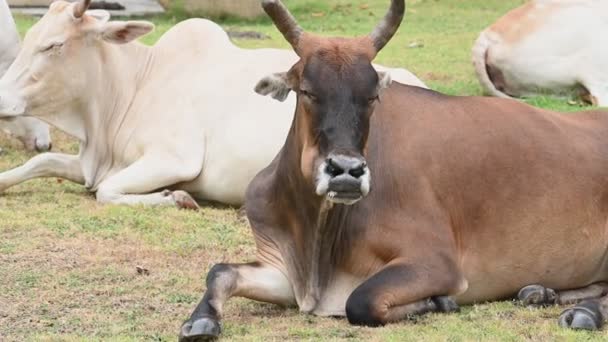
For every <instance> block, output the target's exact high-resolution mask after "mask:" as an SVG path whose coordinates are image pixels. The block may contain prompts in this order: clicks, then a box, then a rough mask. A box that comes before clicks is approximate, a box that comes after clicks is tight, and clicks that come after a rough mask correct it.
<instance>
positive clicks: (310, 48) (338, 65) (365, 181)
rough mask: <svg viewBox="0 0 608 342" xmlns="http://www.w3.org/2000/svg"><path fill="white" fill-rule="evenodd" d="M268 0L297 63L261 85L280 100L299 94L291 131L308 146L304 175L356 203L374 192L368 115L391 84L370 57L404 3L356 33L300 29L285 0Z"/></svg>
mask: <svg viewBox="0 0 608 342" xmlns="http://www.w3.org/2000/svg"><path fill="white" fill-rule="evenodd" d="M399 3H400V4H401V14H399V13H398V12H399V11H400V9H399V7H400V6H399ZM264 6H265V9H266V11H267V12H268V14H269V15H270V16H271V17H272V18H273V20H274V21H275V23H276V25H277V27H278V28H279V29H280V30H281V31H282V32H283V34H284V35H285V37H286V38H287V39H288V41H290V43H292V45H293V46H294V49H295V51H296V52H297V53H298V55H299V56H300V61H299V62H298V63H297V64H296V65H294V67H293V68H292V69H291V70H290V71H289V72H287V73H282V74H274V75H271V76H269V77H266V78H264V79H263V80H261V81H260V82H259V83H258V85H257V87H256V91H257V92H258V93H260V94H263V95H272V96H273V97H275V98H277V99H279V100H281V99H284V98H286V97H287V94H288V93H289V91H292V90H293V91H294V92H296V94H297V98H298V102H297V109H296V117H295V121H294V124H295V127H294V129H295V132H296V134H297V136H298V139H299V141H301V143H302V146H303V148H302V155H301V168H302V173H303V175H304V177H305V178H306V179H308V180H310V181H311V182H312V183H313V186H314V188H315V191H316V194H317V195H319V196H324V197H326V198H327V199H328V200H329V201H331V202H334V203H341V204H354V203H356V202H357V201H359V200H360V199H362V198H364V197H365V196H366V195H367V194H368V193H369V191H370V183H371V173H370V170H369V168H368V167H367V163H366V160H365V151H366V146H367V140H368V136H369V130H370V119H371V116H372V114H373V112H374V108H375V106H376V105H377V103H378V101H380V99H381V94H380V93H381V90H382V89H383V88H385V87H387V86H389V85H390V83H391V80H390V76H389V75H388V74H386V73H379V72H377V71H376V70H375V69H374V68H373V66H372V60H373V59H374V57H375V56H376V54H377V52H378V51H379V50H380V49H381V48H382V47H383V46H384V45H385V44H386V42H388V40H389V39H390V37H389V36H392V35H393V34H394V33H395V31H396V29H397V27H398V23H400V22H401V18H402V17H403V11H404V9H405V8H404V3H403V1H393V6H392V7H391V12H390V13H389V15H388V16H387V19H385V22H383V24H382V25H381V26H380V27H379V29H377V30H376V31H375V32H374V33H373V34H372V35H370V36H365V37H361V38H354V39H343V38H321V37H317V36H313V35H310V34H307V33H302V32H301V29H300V28H299V27H298V26H297V24H296V23H295V20H294V19H293V17H291V15H290V14H289V13H288V12H287V9H285V7H284V6H283V5H282V4H281V3H280V2H277V1H265V2H264ZM393 12H395V13H393ZM387 20H388V22H387ZM290 25H291V27H289V26H290ZM387 30H388V31H387Z"/></svg>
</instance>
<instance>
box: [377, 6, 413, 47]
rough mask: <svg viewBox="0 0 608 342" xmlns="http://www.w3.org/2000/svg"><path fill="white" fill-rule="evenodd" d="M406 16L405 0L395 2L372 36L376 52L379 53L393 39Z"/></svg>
mask: <svg viewBox="0 0 608 342" xmlns="http://www.w3.org/2000/svg"><path fill="white" fill-rule="evenodd" d="M404 15H405V0H393V1H392V2H391V8H390V9H389V10H388V13H387V14H386V15H385V16H384V19H382V21H381V22H380V24H378V26H376V28H375V29H374V32H372V34H371V35H370V37H371V38H372V40H373V42H374V47H375V48H376V51H377V52H379V51H380V50H382V48H383V47H384V46H385V45H386V44H387V43H388V42H389V40H391V38H393V36H394V35H395V33H397V29H398V28H399V26H400V25H401V21H403V16H404Z"/></svg>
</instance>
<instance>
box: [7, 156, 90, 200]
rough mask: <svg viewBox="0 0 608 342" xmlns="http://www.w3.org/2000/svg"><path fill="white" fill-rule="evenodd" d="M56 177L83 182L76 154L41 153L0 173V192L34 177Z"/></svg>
mask: <svg viewBox="0 0 608 342" xmlns="http://www.w3.org/2000/svg"><path fill="white" fill-rule="evenodd" d="M44 177H58V178H64V179H67V180H70V181H72V182H74V183H78V184H84V181H85V180H84V176H83V174H82V167H81V165H80V159H79V157H78V156H75V155H70V154H62V153H43V154H39V155H37V156H35V157H33V158H32V159H30V160H28V161H27V162H26V163H25V164H23V165H22V166H19V167H17V168H14V169H12V170H9V171H6V172H3V173H0V192H2V191H4V190H6V189H8V188H10V187H11V186H14V185H17V184H19V183H23V182H25V181H27V180H30V179H34V178H44Z"/></svg>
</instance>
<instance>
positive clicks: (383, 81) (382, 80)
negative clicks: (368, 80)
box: [378, 71, 393, 89]
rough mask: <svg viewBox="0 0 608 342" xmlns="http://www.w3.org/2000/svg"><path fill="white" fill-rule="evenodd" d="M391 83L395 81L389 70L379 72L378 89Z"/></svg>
mask: <svg viewBox="0 0 608 342" xmlns="http://www.w3.org/2000/svg"><path fill="white" fill-rule="evenodd" d="M391 83H393V78H392V77H391V74H390V73H389V72H385V71H379V72H378V89H385V88H388V87H390V86H391Z"/></svg>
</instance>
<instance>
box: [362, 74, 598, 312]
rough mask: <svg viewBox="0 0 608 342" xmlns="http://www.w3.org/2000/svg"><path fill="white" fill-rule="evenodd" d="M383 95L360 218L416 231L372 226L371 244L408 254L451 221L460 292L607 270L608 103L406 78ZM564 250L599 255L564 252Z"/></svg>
mask: <svg viewBox="0 0 608 342" xmlns="http://www.w3.org/2000/svg"><path fill="white" fill-rule="evenodd" d="M381 103H382V105H381V107H380V108H379V109H378V110H377V111H376V113H375V114H374V119H373V122H372V129H371V135H370V142H369V152H368V155H369V159H368V161H369V164H370V169H371V172H372V193H371V194H370V197H369V198H367V199H366V200H365V201H362V203H361V205H362V206H363V207H369V208H364V209H363V208H362V209H363V210H360V211H359V212H361V213H365V214H364V215H363V214H362V215H361V217H359V218H358V220H356V221H360V222H363V224H364V225H370V224H373V225H374V226H390V225H396V226H399V227H400V228H399V229H400V230H399V231H401V233H402V230H401V229H407V230H408V231H409V232H410V233H411V234H408V237H409V238H410V239H411V240H412V241H403V240H402V239H400V238H399V237H398V236H397V235H396V236H395V237H394V238H393V239H387V238H386V234H385V235H383V236H381V237H380V236H377V235H374V234H372V235H371V236H370V237H369V241H370V243H371V244H372V245H373V244H377V245H378V246H380V245H382V247H383V248H384V250H385V251H391V250H394V251H395V252H397V251H399V252H398V253H406V254H407V253H408V251H407V250H408V246H407V245H408V244H409V243H417V244H424V243H427V242H428V241H433V240H432V239H430V240H429V239H425V238H424V237H425V236H427V235H428V232H427V231H426V229H428V228H429V225H434V226H443V227H445V229H446V230H445V231H444V233H445V234H446V236H452V238H453V239H454V241H453V242H454V244H455V245H457V246H458V250H459V252H458V253H459V254H460V256H459V260H460V263H461V265H460V266H461V267H462V271H463V272H464V274H465V277H466V278H467V280H468V282H469V290H468V291H467V292H466V293H465V294H464V295H462V296H461V297H460V301H462V302H469V301H480V300H485V299H493V298H498V297H502V296H507V295H512V294H513V291H516V289H517V288H518V286H519V287H523V286H525V285H527V284H531V283H535V282H538V280H539V277H540V275H541V273H542V276H543V278H542V279H543V280H544V281H545V282H546V283H543V285H545V286H548V287H553V288H556V289H561V288H563V285H564V284H569V285H573V284H575V285H580V286H582V285H585V284H587V283H589V282H591V281H593V280H596V278H597V277H598V275H599V276H600V277H604V276H605V275H606V272H599V269H598V268H599V267H601V266H602V262H603V255H604V253H605V251H606V246H608V231H607V230H606V228H605V227H606V218H607V214H608V143H607V142H606V139H608V113H602V112H587V113H578V114H563V115H560V114H556V113H551V112H548V111H544V110H540V109H536V108H533V107H531V106H527V105H525V104H522V103H519V102H516V101H512V100H503V99H495V98H479V97H471V98H461V97H449V96H444V95H440V94H437V93H434V92H432V91H427V90H423V89H420V88H414V87H405V86H400V85H395V86H393V87H391V89H390V90H388V91H387V93H386V94H384V96H383V97H382V102H381ZM391 146H399V148H391ZM380 203H381V205H380ZM355 215H357V214H355ZM412 222H414V223H416V222H417V224H418V225H419V226H416V224H414V226H412V225H411V224H412ZM416 236H420V240H419V241H416V242H414V241H415V240H417V239H416ZM425 241H426V242H425ZM433 247H434V246H433V245H429V246H426V248H427V249H428V250H433ZM372 249H374V248H373V247H372ZM560 249H563V250H575V251H576V253H578V254H579V256H584V258H585V260H594V262H590V263H589V264H586V265H581V264H579V263H577V262H575V261H574V260H581V259H580V258H577V259H564V260H558V261H557V262H556V260H555V258H554V256H555V255H556V250H560ZM418 250H419V249H418ZM522 250H526V251H531V250H534V253H521V251H522ZM388 253H390V252H388ZM530 255H534V256H535V257H536V258H535V259H530V258H529V257H528V256H530ZM411 257H413V256H411ZM513 267H517V268H519V269H522V270H525V272H522V273H520V275H521V274H524V275H525V276H513V272H512V271H510V270H512V268H513ZM574 287H576V286H574Z"/></svg>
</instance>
